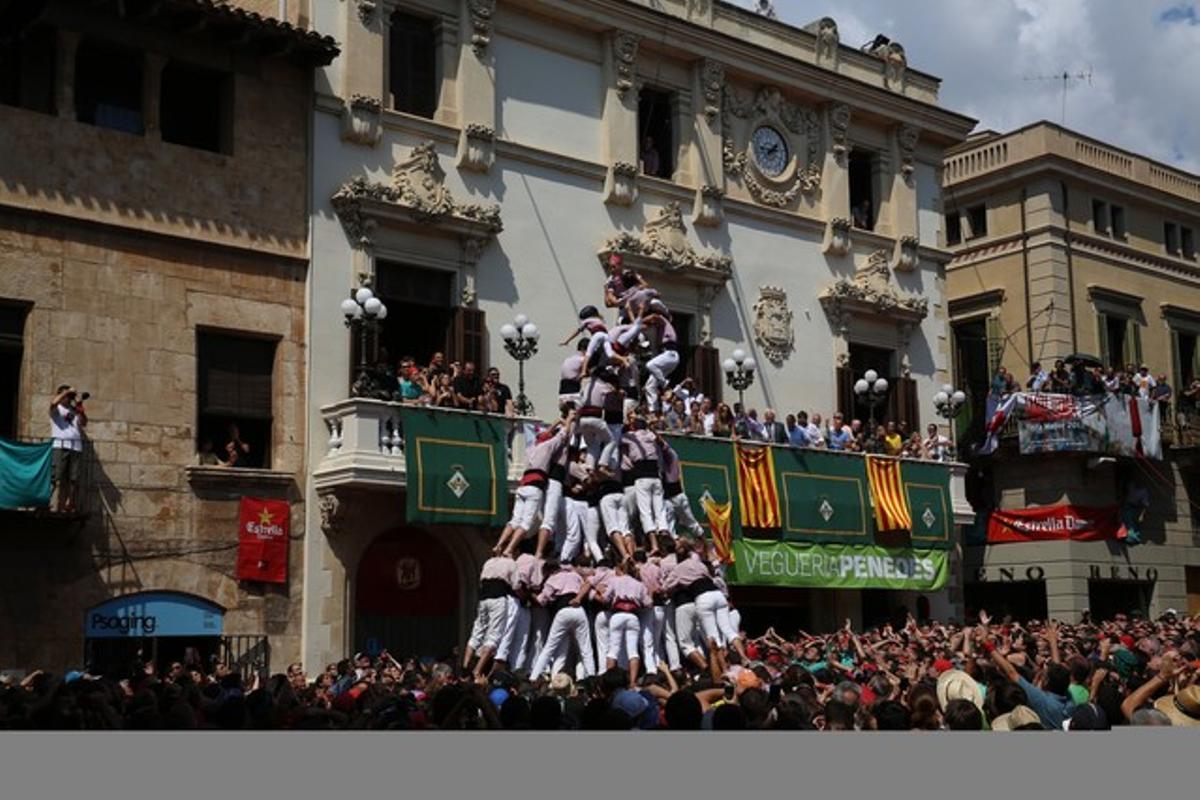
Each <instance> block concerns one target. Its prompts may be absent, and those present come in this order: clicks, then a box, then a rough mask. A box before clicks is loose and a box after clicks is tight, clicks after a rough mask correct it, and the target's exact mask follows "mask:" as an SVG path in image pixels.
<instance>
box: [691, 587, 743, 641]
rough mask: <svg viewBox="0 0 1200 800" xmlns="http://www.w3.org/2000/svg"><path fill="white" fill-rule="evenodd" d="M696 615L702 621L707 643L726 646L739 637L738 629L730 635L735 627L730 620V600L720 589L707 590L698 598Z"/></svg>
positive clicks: (701, 626) (701, 624)
mask: <svg viewBox="0 0 1200 800" xmlns="http://www.w3.org/2000/svg"><path fill="white" fill-rule="evenodd" d="M696 616H697V618H698V619H699V621H700V629H701V630H702V631H703V632H704V640H705V643H708V642H716V643H717V646H718V647H725V646H727V645H728V644H729V643H730V642H731V641H733V640H734V639H736V638H737V631H736V630H734V631H733V635H732V636H729V632H730V630H731V629H732V628H733V623H732V622H730V620H729V601H728V600H726V599H725V595H724V594H722V593H721V591H720V590H719V589H713V590H712V591H708V592H705V593H704V594H702V595H700V596H699V597H697V598H696ZM722 617H724V620H722V619H721V618H722ZM722 622H724V624H722Z"/></svg>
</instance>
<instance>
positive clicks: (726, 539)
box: [700, 497, 733, 564]
mask: <svg viewBox="0 0 1200 800" xmlns="http://www.w3.org/2000/svg"><path fill="white" fill-rule="evenodd" d="M700 503H701V505H703V506H704V515H705V516H706V517H708V526H709V527H710V528H711V529H712V537H713V549H714V550H716V551H717V558H719V559H721V563H723V564H732V563H733V503H718V502H717V501H716V500H713V499H712V498H711V497H705V498H703V499H702V500H701V501H700Z"/></svg>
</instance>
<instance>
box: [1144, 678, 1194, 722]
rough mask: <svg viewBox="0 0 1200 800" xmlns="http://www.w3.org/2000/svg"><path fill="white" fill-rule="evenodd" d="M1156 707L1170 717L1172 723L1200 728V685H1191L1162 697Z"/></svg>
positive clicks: (1155, 704)
mask: <svg viewBox="0 0 1200 800" xmlns="http://www.w3.org/2000/svg"><path fill="white" fill-rule="evenodd" d="M1154 707H1155V708H1156V709H1158V710H1159V711H1161V712H1162V713H1164V714H1166V715H1167V716H1168V717H1170V719H1171V724H1172V725H1178V726H1182V727H1187V728H1200V686H1189V687H1187V688H1186V689H1184V690H1183V691H1180V692H1176V693H1175V694H1173V695H1169V696H1167V697H1161V698H1159V699H1158V700H1157V701H1156V702H1155V703H1154Z"/></svg>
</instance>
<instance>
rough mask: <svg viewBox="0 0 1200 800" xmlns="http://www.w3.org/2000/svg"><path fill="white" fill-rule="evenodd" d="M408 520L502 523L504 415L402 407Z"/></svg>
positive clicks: (505, 515)
mask: <svg viewBox="0 0 1200 800" xmlns="http://www.w3.org/2000/svg"><path fill="white" fill-rule="evenodd" d="M400 424H401V427H402V430H403V431H404V456H405V464H406V469H407V478H408V488H407V495H408V503H407V513H406V518H407V520H408V522H410V523H434V524H442V525H480V526H486V527H491V528H499V527H503V526H504V524H505V522H507V521H508V519H507V518H508V457H507V448H506V436H505V429H504V422H503V420H501V419H499V418H497V417H489V416H484V415H482V414H464V413H455V412H451V411H434V410H431V409H424V408H406V409H404V410H403V411H402V412H401V415H400Z"/></svg>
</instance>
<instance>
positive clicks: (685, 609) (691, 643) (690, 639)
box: [675, 603, 700, 658]
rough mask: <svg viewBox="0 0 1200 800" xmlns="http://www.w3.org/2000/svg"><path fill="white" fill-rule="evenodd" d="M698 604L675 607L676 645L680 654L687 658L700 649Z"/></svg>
mask: <svg viewBox="0 0 1200 800" xmlns="http://www.w3.org/2000/svg"><path fill="white" fill-rule="evenodd" d="M696 627H697V620H696V604H695V603H684V604H683V605H681V606H676V607H675V643H676V644H677V645H678V646H679V652H680V654H681V655H682V656H683V657H684V658H687V657H688V656H690V655H691V654H692V653H694V652H696V651H697V650H699V649H700V648H699V647H697V646H696Z"/></svg>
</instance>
